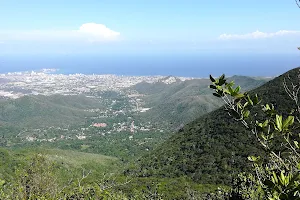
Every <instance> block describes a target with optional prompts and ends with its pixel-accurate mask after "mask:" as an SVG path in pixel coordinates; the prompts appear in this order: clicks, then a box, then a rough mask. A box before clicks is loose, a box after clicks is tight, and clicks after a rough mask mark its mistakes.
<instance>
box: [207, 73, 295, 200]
mask: <svg viewBox="0 0 300 200" xmlns="http://www.w3.org/2000/svg"><path fill="white" fill-rule="evenodd" d="M210 79H211V82H212V85H210V88H212V89H213V90H214V93H213V95H214V96H216V97H218V98H221V99H223V101H224V102H225V109H226V111H227V112H228V114H229V115H230V116H232V117H233V118H234V119H235V120H237V121H239V122H240V123H241V124H242V125H243V126H245V127H246V128H247V129H248V130H249V131H251V132H252V133H253V134H254V135H255V136H256V138H257V141H258V142H259V143H260V144H261V145H262V147H263V148H264V149H265V151H266V152H267V153H268V158H266V159H263V158H260V157H259V156H249V157H248V159H249V161H250V162H252V165H253V172H252V173H246V172H245V173H242V174H240V175H239V177H237V179H236V186H237V187H236V188H238V189H236V188H234V189H233V194H235V195H237V196H238V197H239V199H261V198H263V199H270V200H275V199H300V173H299V171H300V149H299V146H300V145H299V140H300V134H299V132H298V131H299V127H300V105H299V102H298V94H299V91H300V82H299V83H296V84H295V83H293V82H292V81H291V80H290V79H289V76H288V78H286V79H284V82H283V87H284V88H285V91H286V93H287V94H288V96H289V97H290V98H291V99H292V100H293V101H294V103H295V109H294V110H293V111H291V112H290V114H289V115H287V116H283V115H281V114H279V113H278V112H277V111H276V109H275V108H274V106H273V105H272V104H271V105H269V104H265V105H261V100H260V99H259V97H258V96H257V95H254V96H250V95H249V94H247V93H242V92H240V89H241V88H240V87H239V86H237V87H234V83H233V82H230V83H228V82H227V80H226V79H225V75H222V76H221V77H219V78H218V79H214V78H213V77H212V76H210ZM258 106H262V112H263V118H259V117H258V116H257V114H258V113H257V112H253V111H254V109H253V108H255V107H258Z"/></svg>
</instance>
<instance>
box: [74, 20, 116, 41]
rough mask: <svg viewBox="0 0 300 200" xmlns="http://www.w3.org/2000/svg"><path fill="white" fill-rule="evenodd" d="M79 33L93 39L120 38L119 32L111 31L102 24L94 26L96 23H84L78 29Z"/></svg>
mask: <svg viewBox="0 0 300 200" xmlns="http://www.w3.org/2000/svg"><path fill="white" fill-rule="evenodd" d="M79 33H83V34H87V35H90V36H93V37H94V39H100V40H102V39H107V40H111V39H116V38H117V37H118V36H120V33H119V32H116V31H113V30H111V29H109V28H107V27H106V26H105V25H103V24H96V23H86V24H82V25H81V26H80V28H79Z"/></svg>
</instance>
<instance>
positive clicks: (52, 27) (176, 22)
mask: <svg viewBox="0 0 300 200" xmlns="http://www.w3.org/2000/svg"><path fill="white" fill-rule="evenodd" d="M299 19H300V9H299V8H298V7H297V5H296V3H295V1H294V0H249V1H241V0H226V1H221V0H215V1H209V0H184V1H183V0H181V1H179V0H127V1H125V0H107V1H101V0H84V1H83V0H80V1H79V0H64V1H62V0H51V1H48V0H43V1H41V0H26V1H23V0H9V1H7V0H0V25H1V26H0V54H13V53H58V54H62V53H63V54H64V53H66V54H72V53H74V54H75V53H128V52H129V53H130V52H132V53H149V52H157V53H161V52H179V53H183V52H184V53H194V52H203V51H205V52H218V51H223V52H236V53H237V52H264V53H265V52H268V53H293V52H296V47H297V46H300V26H299ZM296 53H297V52H296Z"/></svg>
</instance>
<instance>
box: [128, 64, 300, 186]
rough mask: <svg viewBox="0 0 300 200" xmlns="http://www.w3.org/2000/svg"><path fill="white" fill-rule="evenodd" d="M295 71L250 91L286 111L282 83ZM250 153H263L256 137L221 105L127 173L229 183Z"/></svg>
mask: <svg viewBox="0 0 300 200" xmlns="http://www.w3.org/2000/svg"><path fill="white" fill-rule="evenodd" d="M298 74H299V68H296V69H293V70H291V71H289V72H287V73H285V74H283V75H281V76H279V77H277V78H275V79H273V80H271V81H269V82H267V83H266V84H264V85H262V86H260V87H258V88H256V89H254V90H252V91H251V92H250V94H255V93H257V94H258V95H259V97H260V98H261V99H262V103H273V104H274V105H275V107H276V109H277V110H278V111H279V112H280V113H283V114H284V113H287V112H288V111H290V110H291V109H292V106H293V102H292V100H291V99H290V98H289V97H288V95H287V94H286V92H285V91H284V88H283V84H282V83H283V80H284V78H286V77H288V76H289V77H290V79H291V80H292V81H293V82H294V83H298V82H299V78H298ZM249 81H251V80H249ZM246 82H248V81H246ZM246 82H245V83H246ZM248 83H249V82H248ZM237 84H238V85H242V84H239V83H238V81H237ZM242 87H243V85H242ZM207 92H208V91H207ZM210 92H212V91H210ZM256 111H258V112H259V111H260V108H257V110H256ZM258 116H260V113H259V114H258ZM249 155H262V156H263V155H264V151H263V150H262V149H261V147H260V145H258V142H257V141H256V138H255V136H254V135H252V134H251V133H250V132H249V131H247V130H246V129H245V128H244V127H243V126H242V125H241V124H240V123H238V122H237V121H235V120H233V119H232V118H231V117H230V116H228V114H227V113H226V111H225V110H224V107H221V108H219V109H217V110H215V111H213V112H211V113H209V114H206V115H204V116H202V117H199V118H198V119H196V120H194V121H193V122H191V123H189V124H187V125H185V126H184V127H183V128H181V129H180V130H179V131H178V132H177V133H176V134H174V135H173V136H172V137H171V138H170V139H168V140H167V141H166V142H164V143H163V144H161V145H160V146H159V147H158V148H157V149H155V150H154V151H153V152H150V153H149V154H147V155H145V156H144V157H142V158H141V159H139V160H138V162H137V164H136V166H135V167H133V168H132V169H129V170H128V171H127V172H129V173H133V174H135V175H137V176H139V177H181V176H187V177H190V178H192V179H193V180H194V181H195V182H199V183H214V184H229V183H230V181H231V179H230V177H231V176H232V174H234V173H237V172H239V171H244V170H247V169H249V163H248V162H247V157H248V156H249Z"/></svg>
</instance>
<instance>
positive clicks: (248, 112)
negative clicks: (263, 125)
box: [243, 110, 250, 118]
mask: <svg viewBox="0 0 300 200" xmlns="http://www.w3.org/2000/svg"><path fill="white" fill-rule="evenodd" d="M249 115H250V111H249V110H246V111H244V112H243V116H244V118H248V117H249Z"/></svg>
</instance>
